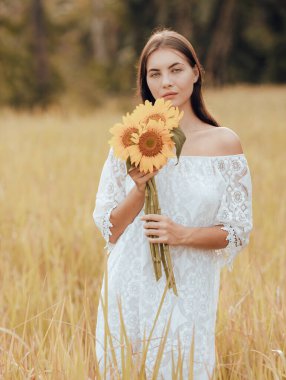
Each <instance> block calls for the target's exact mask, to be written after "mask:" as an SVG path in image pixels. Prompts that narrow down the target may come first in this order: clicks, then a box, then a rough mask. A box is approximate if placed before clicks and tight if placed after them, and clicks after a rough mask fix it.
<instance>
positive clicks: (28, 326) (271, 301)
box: [0, 86, 286, 380]
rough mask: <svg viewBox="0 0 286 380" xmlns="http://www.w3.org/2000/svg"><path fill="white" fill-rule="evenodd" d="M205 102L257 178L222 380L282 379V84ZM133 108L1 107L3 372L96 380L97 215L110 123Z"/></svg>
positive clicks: (223, 329) (221, 322)
mask: <svg viewBox="0 0 286 380" xmlns="http://www.w3.org/2000/svg"><path fill="white" fill-rule="evenodd" d="M205 97H206V102H207V104H208V108H209V109H210V111H211V112H212V113H213V114H214V116H215V117H216V118H217V119H218V120H219V121H220V122H221V124H222V125H223V126H227V127H229V128H231V129H233V130H234V131H235V132H237V133H238V135H239V136H240V138H241V141H242V145H243V148H244V152H245V154H246V157H247V159H248V163H249V166H250V170H251V174H252V181H253V213H254V229H253V232H252V235H251V241H250V244H249V246H248V248H247V249H245V250H244V251H243V252H242V253H241V254H240V255H239V256H238V257H237V258H236V261H235V264H234V269H233V271H232V272H228V271H227V269H224V270H223V271H222V274H221V290H220V299H219V308H218V319H217V328H216V348H217V369H216V379H219V380H229V379H233V380H234V379H245V380H246V379H247V380H248V379H257V380H260V379H261V380H263V379H275V380H280V379H283V378H284V379H286V282H285V274H286V252H285V251H286V234H285V231H286V191H285V183H286V169H285V165H286V122H285V121H286V88H285V87H283V86H281V87H274V86H269V87H267V86H266V87H265V86H264V87H259V86H257V87H247V86H238V87H229V88H224V89H216V90H208V91H206V93H205ZM134 104H135V103H134V100H132V102H130V104H128V102H127V101H126V100H125V101H124V103H123V104H121V103H120V106H118V105H117V104H116V102H114V101H113V102H108V104H106V106H105V107H104V108H103V109H99V110H95V111H92V112H91V111H89V112H87V111H85V112H80V111H77V110H75V109H73V110H68V109H67V108H66V109H65V110H63V109H62V108H60V107H59V108H56V109H52V110H49V111H47V112H41V113H40V112H34V113H27V112H18V113H17V112H13V111H11V110H7V109H4V110H1V111H0V254H1V265H0V316H1V319H0V374H1V375H0V376H1V379H13V380H15V379H51V380H58V379H67V380H81V379H84V380H85V379H95V378H96V367H97V363H96V359H95V348H94V332H95V322H96V310H97V302H98V294H99V290H100V285H101V280H102V272H103V268H104V263H105V260H104V258H105V256H104V254H103V239H102V238H101V236H100V234H99V232H98V231H97V230H96V227H95V225H94V223H93V220H92V211H93V208H94V201H95V194H96V190H97V184H98V180H99V176H100V172H101V168H102V165H103V162H104V160H105V158H106V155H107V151H108V144H107V140H108V138H109V131H108V130H109V128H110V127H111V126H112V125H113V123H114V122H116V121H118V120H120V119H121V115H122V114H123V112H125V111H127V110H129V111H131V110H132V109H133V106H134ZM98 378H99V376H98ZM134 378H135V377H134Z"/></svg>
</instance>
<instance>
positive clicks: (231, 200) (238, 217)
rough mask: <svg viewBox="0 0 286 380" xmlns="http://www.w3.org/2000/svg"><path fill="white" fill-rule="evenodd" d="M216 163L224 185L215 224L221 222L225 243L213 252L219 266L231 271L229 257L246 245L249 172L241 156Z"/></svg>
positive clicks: (249, 210) (249, 217)
mask: <svg viewBox="0 0 286 380" xmlns="http://www.w3.org/2000/svg"><path fill="white" fill-rule="evenodd" d="M217 165H218V170H219V171H220V172H221V174H222V176H223V178H224V180H225V184H226V186H225V191H224V194H223V197H222V201H221V204H220V207H219V209H218V213H217V216H216V220H215V224H216V225H221V224H222V227H221V229H222V230H225V231H227V232H228V235H227V237H226V239H227V240H228V245H227V246H226V247H225V248H222V249H216V250H215V252H216V253H217V255H221V258H222V261H221V267H223V266H224V265H226V266H227V268H228V270H229V271H232V269H233V260H234V258H235V256H236V255H237V254H238V253H239V252H240V251H241V250H242V249H243V248H244V247H245V246H246V245H247V244H248V242H249V236H250V232H251V230H252V183H251V175H250V171H249V167H248V164H247V160H246V158H245V156H244V155H238V156H237V157H234V156H231V157H230V158H227V159H219V160H218V161H217Z"/></svg>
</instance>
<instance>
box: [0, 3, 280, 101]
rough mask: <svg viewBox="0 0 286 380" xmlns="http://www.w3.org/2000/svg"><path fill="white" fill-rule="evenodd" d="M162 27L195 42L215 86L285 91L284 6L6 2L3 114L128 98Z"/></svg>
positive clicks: (0, 68) (1, 24) (0, 18)
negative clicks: (73, 100)
mask: <svg viewBox="0 0 286 380" xmlns="http://www.w3.org/2000/svg"><path fill="white" fill-rule="evenodd" d="M160 26H161V27H168V28H173V29H175V30H176V31H178V32H181V33H182V34H183V35H185V36H186V37H187V38H188V39H189V40H190V41H191V42H192V44H193V45H194V48H195V50H196V51H197V53H198V56H199V59H200V60H201V62H202V65H203V67H204V70H205V72H206V81H207V83H208V84H212V85H222V84H226V83H237V82H250V83H269V82H274V83H283V82H286V2H285V0H260V1H259V2H258V1H257V0H240V1H236V0H153V1H150V0H77V1H76V0H25V1H23V0H0V104H8V105H11V106H14V107H33V106H35V105H40V106H47V105H49V104H50V103H52V102H54V101H56V100H57V99H58V97H59V96H62V95H64V94H71V95H73V96H76V97H77V98H78V99H82V101H84V102H87V103H90V104H96V103H97V102H99V101H100V99H101V98H102V96H103V94H111V93H112V94H114V93H116V94H117V93H131V92H132V91H133V90H134V87H135V76H136V63H137V60H138V57H139V54H140V51H141V49H142V47H143V46H144V44H145V42H146V40H147V38H148V37H149V35H150V33H151V32H152V31H153V30H154V29H155V28H158V27H160Z"/></svg>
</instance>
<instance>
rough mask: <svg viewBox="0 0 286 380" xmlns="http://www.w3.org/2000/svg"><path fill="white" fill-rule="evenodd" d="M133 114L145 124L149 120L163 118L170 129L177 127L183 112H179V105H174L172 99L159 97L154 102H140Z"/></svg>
mask: <svg viewBox="0 0 286 380" xmlns="http://www.w3.org/2000/svg"><path fill="white" fill-rule="evenodd" d="M132 116H133V117H134V118H136V119H137V120H140V122H141V123H143V124H148V122H149V120H157V121H158V120H162V121H163V122H164V124H165V126H166V128H168V129H169V130H171V129H173V128H177V127H178V126H179V122H180V120H181V118H182V117H183V112H181V113H180V112H179V109H178V108H177V107H174V106H173V105H172V102H171V101H170V100H166V101H165V100H164V99H162V98H159V99H157V100H156V101H155V103H154V104H152V103H151V102H149V100H146V101H145V103H144V104H139V105H138V106H137V107H136V108H135V110H134V111H133V113H132Z"/></svg>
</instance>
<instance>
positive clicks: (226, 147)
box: [209, 127, 243, 156]
mask: <svg viewBox="0 0 286 380" xmlns="http://www.w3.org/2000/svg"><path fill="white" fill-rule="evenodd" d="M209 131H210V135H211V141H212V143H211V144H212V150H213V151H214V153H213V154H216V155H218V156H219V155H231V154H240V153H243V149H242V145H241V142H240V138H239V136H238V135H237V133H235V132H234V131H233V130H232V129H230V128H227V127H215V128H211V130H209ZM210 135H209V136H210Z"/></svg>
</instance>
